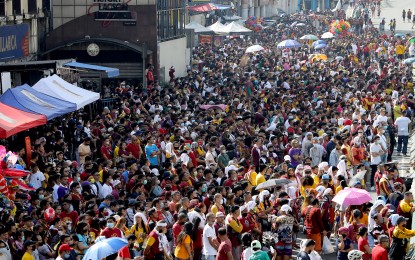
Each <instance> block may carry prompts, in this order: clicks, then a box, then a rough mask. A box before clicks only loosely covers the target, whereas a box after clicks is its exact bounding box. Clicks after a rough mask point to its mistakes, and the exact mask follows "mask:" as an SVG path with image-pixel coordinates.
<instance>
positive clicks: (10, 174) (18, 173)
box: [3, 168, 28, 179]
mask: <svg viewBox="0 0 415 260" xmlns="http://www.w3.org/2000/svg"><path fill="white" fill-rule="evenodd" d="M27 174H28V172H27V171H24V170H18V169H11V168H7V169H4V170H3V176H4V177H5V178H13V179H14V178H16V179H19V178H23V177H26V176H27Z"/></svg>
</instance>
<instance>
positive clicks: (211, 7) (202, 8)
mask: <svg viewBox="0 0 415 260" xmlns="http://www.w3.org/2000/svg"><path fill="white" fill-rule="evenodd" d="M229 8H231V6H229V5H221V4H211V3H208V4H203V5H195V6H189V7H187V9H188V10H190V11H193V12H201V13H204V12H211V11H215V10H226V9H229Z"/></svg>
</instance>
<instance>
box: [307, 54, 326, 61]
mask: <svg viewBox="0 0 415 260" xmlns="http://www.w3.org/2000/svg"><path fill="white" fill-rule="evenodd" d="M319 60H327V55H326V54H317V55H316V56H314V57H312V58H311V61H313V62H314V61H319Z"/></svg>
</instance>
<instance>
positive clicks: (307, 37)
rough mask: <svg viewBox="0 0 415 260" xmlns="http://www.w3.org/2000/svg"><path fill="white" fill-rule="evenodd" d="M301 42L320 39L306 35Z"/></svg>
mask: <svg viewBox="0 0 415 260" xmlns="http://www.w3.org/2000/svg"><path fill="white" fill-rule="evenodd" d="M300 39H301V40H318V37H317V36H315V35H313V34H306V35H304V36H303V37H301V38H300Z"/></svg>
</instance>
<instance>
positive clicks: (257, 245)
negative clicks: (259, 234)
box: [251, 240, 262, 249]
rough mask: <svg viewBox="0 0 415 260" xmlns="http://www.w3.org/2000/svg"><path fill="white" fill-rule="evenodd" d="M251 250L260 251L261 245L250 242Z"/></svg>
mask: <svg viewBox="0 0 415 260" xmlns="http://www.w3.org/2000/svg"><path fill="white" fill-rule="evenodd" d="M251 247H252V249H261V248H262V246H261V243H260V242H259V241H258V240H254V241H252V242H251Z"/></svg>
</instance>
